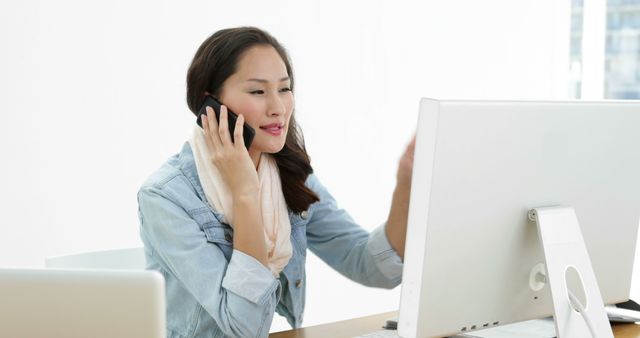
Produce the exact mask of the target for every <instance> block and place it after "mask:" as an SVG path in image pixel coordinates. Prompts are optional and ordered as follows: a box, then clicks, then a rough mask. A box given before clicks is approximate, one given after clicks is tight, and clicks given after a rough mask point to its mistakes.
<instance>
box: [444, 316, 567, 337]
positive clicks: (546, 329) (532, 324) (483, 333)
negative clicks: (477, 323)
mask: <svg viewBox="0 0 640 338" xmlns="http://www.w3.org/2000/svg"><path fill="white" fill-rule="evenodd" d="M555 336H556V328H555V324H554V323H553V318H551V317H549V318H543V319H534V320H527V321H524V322H520V323H514V324H507V325H503V326H498V327H494V328H491V329H485V330H479V331H474V332H472V333H465V334H459V335H455V336H453V337H451V338H463V337H464V338H469V337H474V338H475V337H477V338H513V337H518V338H552V337H555Z"/></svg>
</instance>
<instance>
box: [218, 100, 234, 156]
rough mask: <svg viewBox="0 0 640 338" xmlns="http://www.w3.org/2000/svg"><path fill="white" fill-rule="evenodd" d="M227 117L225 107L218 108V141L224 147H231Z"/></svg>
mask: <svg viewBox="0 0 640 338" xmlns="http://www.w3.org/2000/svg"><path fill="white" fill-rule="evenodd" d="M227 116H228V112H227V107H226V106H224V105H223V106H220V125H219V126H218V131H219V133H220V140H221V141H222V144H224V145H225V146H231V145H232V144H233V142H231V135H229V119H228V117H227Z"/></svg>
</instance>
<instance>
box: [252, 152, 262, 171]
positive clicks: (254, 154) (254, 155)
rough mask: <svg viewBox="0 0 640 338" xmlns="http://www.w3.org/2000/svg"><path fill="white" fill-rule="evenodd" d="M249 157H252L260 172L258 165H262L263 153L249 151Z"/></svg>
mask: <svg viewBox="0 0 640 338" xmlns="http://www.w3.org/2000/svg"><path fill="white" fill-rule="evenodd" d="M249 157H251V161H253V165H254V166H255V167H256V170H258V165H260V158H261V157H262V152H259V151H255V152H254V151H251V150H249Z"/></svg>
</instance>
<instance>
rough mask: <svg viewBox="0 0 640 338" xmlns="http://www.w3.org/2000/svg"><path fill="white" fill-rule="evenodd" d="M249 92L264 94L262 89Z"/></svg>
mask: <svg viewBox="0 0 640 338" xmlns="http://www.w3.org/2000/svg"><path fill="white" fill-rule="evenodd" d="M249 93H250V94H264V90H254V91H251V92H249Z"/></svg>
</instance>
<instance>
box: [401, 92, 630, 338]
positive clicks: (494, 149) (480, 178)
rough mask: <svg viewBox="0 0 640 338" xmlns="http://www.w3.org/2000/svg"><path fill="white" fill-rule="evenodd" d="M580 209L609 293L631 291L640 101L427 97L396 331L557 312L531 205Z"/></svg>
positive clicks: (449, 330) (467, 326) (438, 331)
mask: <svg viewBox="0 0 640 338" xmlns="http://www.w3.org/2000/svg"><path fill="white" fill-rule="evenodd" d="M558 205H560V206H568V207H572V208H573V209H574V210H575V214H576V215H577V219H578V222H579V225H580V229H581V231H582V235H583V237H584V242H585V244H586V248H587V250H588V254H589V257H590V261H591V263H592V266H593V271H594V272H595V275H596V277H597V284H598V285H599V288H600V293H601V295H602V299H603V300H604V302H605V303H607V304H610V303H617V302H622V301H626V300H627V299H628V298H629V291H630V286H631V276H632V268H633V258H634V253H635V249H636V244H637V243H636V238H637V232H638V224H639V221H640V103H639V102H638V101H635V102H630V101H625V102H622V101H604V102H583V101H568V102H543V101H529V102H515V101H438V100H432V99H423V100H422V101H421V104H420V114H419V122H418V131H417V141H416V148H415V159H414V169H413V182H412V189H411V202H410V208H409V223H408V229H407V242H406V249H405V261H404V270H403V283H402V293H401V304H400V318H399V323H398V333H399V334H400V335H401V336H402V337H443V336H448V335H452V334H455V333H459V332H462V331H472V330H474V329H483V328H486V327H493V326H496V325H502V324H507V323H512V322H517V321H522V320H527V319H532V318H541V317H546V316H550V315H552V313H553V305H552V301H551V296H550V292H549V288H548V287H547V286H545V287H543V288H542V289H541V290H539V291H534V290H533V289H532V288H531V286H530V278H531V273H532V269H533V268H534V267H535V266H536V265H538V264H539V263H543V262H545V258H544V256H543V251H542V249H541V245H540V241H539V239H538V232H537V231H538V230H537V225H536V223H535V222H532V221H531V220H529V218H528V217H527V216H528V212H529V210H531V209H533V208H539V207H548V206H558Z"/></svg>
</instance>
